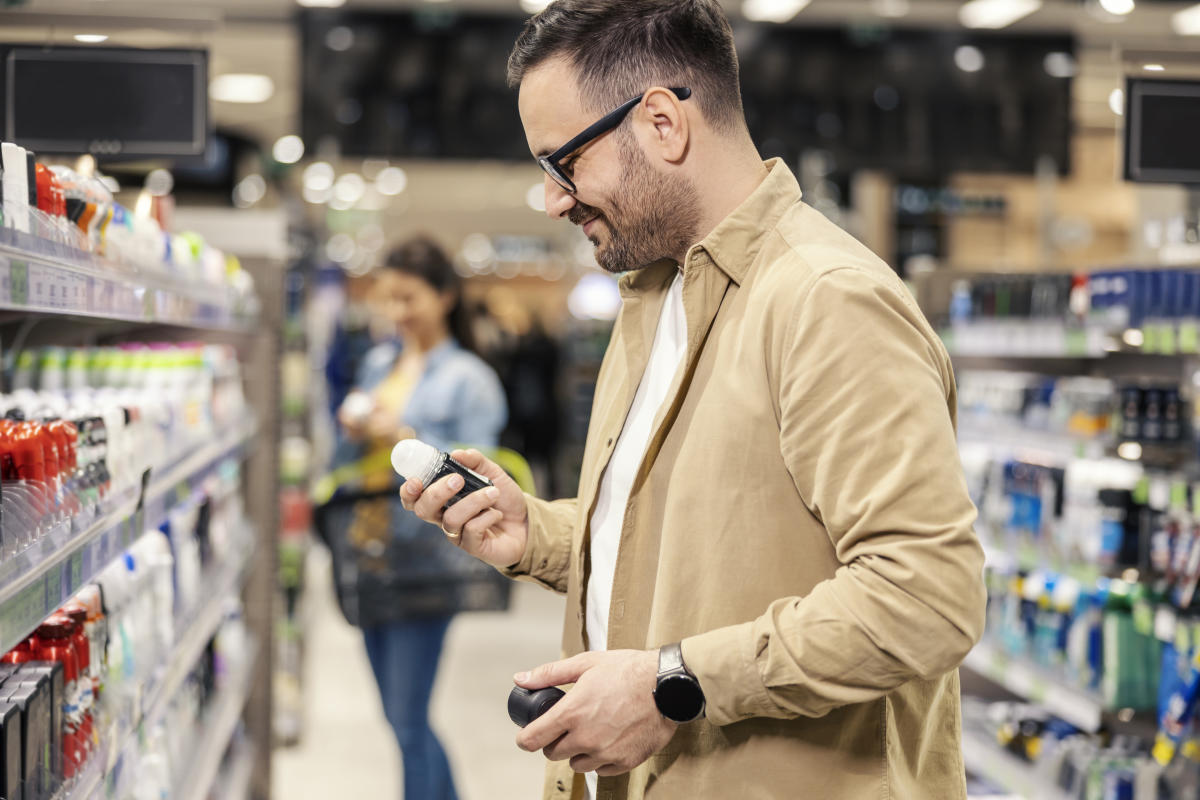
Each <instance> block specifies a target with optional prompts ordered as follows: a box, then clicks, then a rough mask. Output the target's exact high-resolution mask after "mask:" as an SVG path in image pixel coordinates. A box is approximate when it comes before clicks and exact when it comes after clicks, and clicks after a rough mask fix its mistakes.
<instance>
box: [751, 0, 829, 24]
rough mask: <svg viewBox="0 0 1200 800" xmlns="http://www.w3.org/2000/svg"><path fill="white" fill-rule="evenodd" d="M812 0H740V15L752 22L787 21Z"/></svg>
mask: <svg viewBox="0 0 1200 800" xmlns="http://www.w3.org/2000/svg"><path fill="white" fill-rule="evenodd" d="M811 2H812V0H742V16H743V17H745V18H746V19H748V20H752V21H754V22H787V21H788V20H790V19H791V18H792V17H794V16H796V15H797V14H799V13H800V12H801V11H803V10H804V8H805V6H807V5H808V4H809V3H811Z"/></svg>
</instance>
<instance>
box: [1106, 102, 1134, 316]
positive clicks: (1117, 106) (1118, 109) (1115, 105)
mask: <svg viewBox="0 0 1200 800" xmlns="http://www.w3.org/2000/svg"><path fill="white" fill-rule="evenodd" d="M1108 107H1109V108H1111V109H1112V112H1113V113H1114V114H1116V115H1117V116H1118V117H1123V116H1125V90H1124V89H1113V90H1112V93H1111V94H1110V95H1109V96H1108ZM1138 333H1139V334H1140V333H1141V331H1138Z"/></svg>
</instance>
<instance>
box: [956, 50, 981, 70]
mask: <svg viewBox="0 0 1200 800" xmlns="http://www.w3.org/2000/svg"><path fill="white" fill-rule="evenodd" d="M954 65H955V66H956V67H958V68H959V69H961V70H962V71H963V72H979V70H981V69H983V65H984V57H983V51H981V50H980V49H979V48H978V47H975V46H974V45H970V44H964V45H962V46H961V47H959V48H958V49H956V50H955V51H954Z"/></svg>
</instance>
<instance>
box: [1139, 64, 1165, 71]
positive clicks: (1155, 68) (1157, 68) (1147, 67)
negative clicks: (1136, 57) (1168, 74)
mask: <svg viewBox="0 0 1200 800" xmlns="http://www.w3.org/2000/svg"><path fill="white" fill-rule="evenodd" d="M1142 69H1144V70H1146V72H1162V71H1163V70H1165V69H1166V67H1164V66H1163V65H1162V64H1143V65H1142Z"/></svg>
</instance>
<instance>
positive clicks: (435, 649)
mask: <svg viewBox="0 0 1200 800" xmlns="http://www.w3.org/2000/svg"><path fill="white" fill-rule="evenodd" d="M372 292H373V299H374V313H376V314H379V315H380V316H381V319H380V320H379V321H383V322H386V323H387V324H388V326H389V327H390V328H391V329H393V330H394V333H395V339H394V340H393V341H388V342H385V343H383V344H380V345H378V346H376V347H375V348H374V349H372V350H371V351H370V352H369V353H368V354H367V356H366V357H365V359H364V361H363V365H362V368H361V369H360V371H359V375H358V379H357V381H356V385H355V389H354V391H352V392H351V393H350V394H349V395H348V396H347V398H346V401H345V402H344V403H343V404H342V407H341V408H340V409H339V411H338V421H339V423H340V425H341V429H342V434H343V440H342V441H341V443H340V445H339V448H338V457H337V461H338V462H339V463H340V464H341V465H346V464H354V463H357V464H359V465H361V473H362V474H361V480H360V489H361V490H360V491H359V492H357V493H355V494H353V495H351V502H349V503H346V505H345V507H346V509H347V513H346V514H345V515H344V517H342V519H344V523H343V525H342V526H340V527H343V528H344V530H339V531H336V532H335V533H334V534H333V535H332V536H331V537H330V538H331V539H332V541H331V546H332V547H333V549H334V569H335V572H336V581H337V586H338V599H339V603H340V605H341V607H342V610H343V612H344V613H345V615H346V617H347V619H348V620H349V621H350V622H351V623H352V624H355V625H358V626H359V627H361V628H362V631H363V639H364V641H365V643H366V649H367V656H368V658H369V659H370V662H371V669H372V670H373V671H374V673H375V679H376V681H377V682H378V684H379V693H380V696H381V698H382V700H383V710H384V713H385V714H386V716H387V719H388V722H389V723H390V724H391V726H392V729H393V730H394V731H395V733H396V739H397V742H398V743H399V745H400V751H401V756H402V760H403V764H404V797H405V798H406V800H455V798H456V797H457V795H456V793H455V789H454V781H453V778H452V776H451V770H450V765H449V761H448V760H447V758H446V754H445V751H444V750H443V748H442V746H441V743H440V742H439V741H438V738H437V736H436V735H435V734H434V732H433V730H432V729H431V727H430V725H429V699H430V696H431V694H432V691H433V682H434V677H435V675H436V673H437V665H438V659H439V656H440V654H441V650H442V643H443V641H444V639H445V636H446V629H447V628H448V627H449V625H450V620H451V617H452V616H453V614H455V613H456V612H458V611H462V610H490V609H500V608H504V607H505V606H506V604H507V597H508V594H507V586H506V581H505V580H504V578H503V577H501V576H500V575H499V574H498V573H496V572H495V571H494V570H490V569H487V568H485V569H482V570H481V569H480V566H479V562H477V561H475V559H472V558H471V557H469V556H467V555H466V554H465V553H463V552H462V551H460V550H458V549H457V548H455V547H447V546H446V543H445V541H444V539H445V537H444V536H443V534H442V532H441V531H439V530H438V529H437V528H436V527H434V526H431V525H428V524H426V523H424V522H421V521H420V520H419V519H417V518H416V517H415V516H414V515H411V514H408V513H407V512H405V511H404V510H403V508H402V507H401V506H400V503H399V499H398V497H397V495H396V487H398V485H399V482H398V478H397V477H396V475H395V474H394V473H393V472H392V471H391V468H390V466H389V463H388V458H387V454H388V453H389V452H390V451H391V448H392V447H393V446H394V445H395V444H396V442H397V441H399V440H400V439H404V438H408V437H414V436H415V437H416V438H419V439H421V440H422V441H425V442H428V443H429V444H431V445H433V446H434V447H437V448H439V449H442V450H450V449H452V448H453V447H454V446H457V445H465V446H470V447H477V448H487V447H493V446H495V445H496V444H497V439H498V437H499V434H500V431H501V429H502V428H503V427H504V423H505V417H506V408H505V401H504V391H503V389H502V388H501V386H500V381H499V380H498V378H497V377H496V374H495V373H494V372H493V371H492V369H491V368H490V367H488V366H487V365H486V364H485V363H484V362H483V361H482V360H481V359H480V358H479V357H478V356H477V355H475V353H474V352H473V351H472V347H473V343H472V339H471V333H470V329H469V328H468V326H467V320H466V317H465V314H464V309H463V301H462V286H461V281H460V279H459V277H458V275H457V274H456V273H455V272H454V270H453V268H452V267H451V265H450V261H449V259H447V257H446V255H445V254H444V253H443V252H442V250H441V249H440V248H439V247H438V246H437V245H436V244H435V243H433V242H432V241H430V240H428V239H424V238H417V239H413V240H411V241H408V242H406V243H404V244H402V245H400V246H399V247H397V248H396V249H395V250H393V251H392V252H391V254H390V255H389V256H388V258H387V261H386V263H385V264H384V265H383V267H382V268H380V269H379V270H378V277H377V278H376V283H375V286H374V287H373V289H372Z"/></svg>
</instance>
